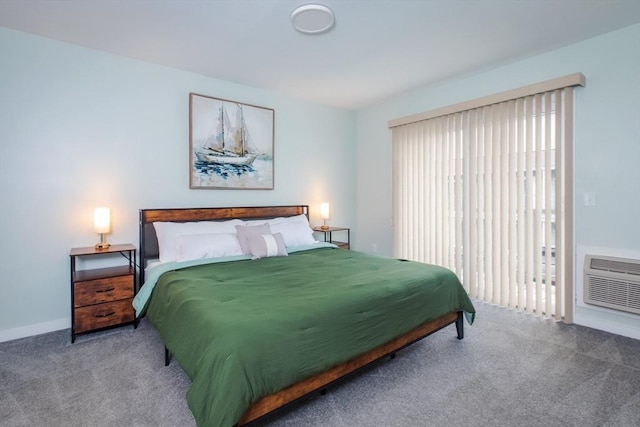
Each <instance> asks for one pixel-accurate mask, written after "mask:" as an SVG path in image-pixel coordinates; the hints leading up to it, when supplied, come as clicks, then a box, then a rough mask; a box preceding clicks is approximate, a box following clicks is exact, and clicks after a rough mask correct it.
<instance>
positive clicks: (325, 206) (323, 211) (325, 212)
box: [320, 202, 329, 230]
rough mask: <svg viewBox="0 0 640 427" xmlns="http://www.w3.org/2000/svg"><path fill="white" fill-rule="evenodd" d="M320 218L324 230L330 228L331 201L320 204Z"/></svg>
mask: <svg viewBox="0 0 640 427" xmlns="http://www.w3.org/2000/svg"><path fill="white" fill-rule="evenodd" d="M320 218H322V226H321V227H320V228H321V229H322V230H328V229H329V226H328V225H327V220H328V219H329V203H327V202H324V203H321V204H320Z"/></svg>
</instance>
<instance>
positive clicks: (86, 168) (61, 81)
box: [0, 28, 356, 341]
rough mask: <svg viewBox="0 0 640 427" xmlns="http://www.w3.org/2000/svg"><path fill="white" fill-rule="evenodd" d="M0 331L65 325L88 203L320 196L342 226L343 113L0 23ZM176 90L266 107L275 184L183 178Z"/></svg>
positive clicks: (148, 204) (345, 211)
mask: <svg viewBox="0 0 640 427" xmlns="http://www.w3.org/2000/svg"><path fill="white" fill-rule="evenodd" d="M0 58H1V59H0V341H4V340H8V339H13V338H17V337H21V336H27V335H33V334H37V333H41V332H47V331H50V330H55V329H62V328H68V327H70V285H69V250H70V249H71V248H72V247H78V246H91V245H93V244H95V243H96V242H97V241H98V240H99V237H98V236H97V235H96V234H95V233H94V232H93V229H92V212H93V208H94V207H96V206H99V205H105V206H109V207H111V209H112V217H113V232H112V234H111V235H109V236H108V240H109V241H110V242H113V243H124V242H131V243H134V244H135V245H136V246H137V244H138V224H137V221H138V209H140V208H156V207H193V206H256V205H275V204H309V205H310V209H311V221H312V223H313V224H315V223H320V220H319V213H318V209H319V206H318V205H319V204H320V202H322V201H325V200H326V201H329V202H331V205H332V206H331V207H332V219H331V223H333V224H336V225H337V224H339V225H344V226H354V225H355V211H356V205H355V149H356V148H355V141H356V133H355V131H356V128H355V123H356V116H355V113H354V112H350V111H346V110H339V109H335V108H328V107H324V106H320V105H316V104H311V103H306V102H301V101H299V100H295V99H291V98H287V97H283V96H279V95H277V94H274V93H270V92H266V91H263V90H259V89H255V88H251V87H247V86H241V85H237V84H233V83H230V82H225V81H220V80H215V79H211V78H206V77H203V76H201V75H197V74H193V73H188V72H184V71H179V70H175V69H171V68H167V67H161V66H157V65H153V64H149V63H144V62H140V61H135V60H131V59H127V58H123V57H119V56H115V55H110V54H106V53H101V52H97V51H93V50H89V49H84V48H81V47H77V46H73V45H69V44H65V43H60V42H57V41H53V40H50V39H45V38H40V37H36V36H32V35H28V34H25V33H20V32H16V31H13V30H8V29H4V28H0ZM189 92H195V93H200V94H205V95H210V96H215V97H220V98H226V99H231V100H236V101H240V102H244V103H249V104H254V105H260V106H264V107H269V108H273V109H275V189H274V190H272V191H270V190H236V191H234V190H190V189H189V181H188V144H189V140H188V137H189V134H188V120H189V101H188V99H189V96H188V94H189Z"/></svg>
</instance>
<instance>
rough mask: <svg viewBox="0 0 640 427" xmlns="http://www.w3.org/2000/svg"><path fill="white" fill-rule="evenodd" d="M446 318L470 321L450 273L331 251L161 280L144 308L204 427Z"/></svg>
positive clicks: (230, 419) (468, 306)
mask: <svg viewBox="0 0 640 427" xmlns="http://www.w3.org/2000/svg"><path fill="white" fill-rule="evenodd" d="M452 311H464V312H466V313H467V315H468V316H467V319H468V320H469V322H472V321H473V315H474V313H475V309H474V307H473V305H472V303H471V301H470V300H469V298H468V296H467V294H466V292H465V290H464V289H463V287H462V285H461V284H460V282H459V281H458V279H457V277H456V276H455V275H454V274H453V273H452V272H451V271H449V270H447V269H445V268H442V267H437V266H433V265H426V264H421V263H415V262H407V261H400V260H396V259H390V258H383V257H378V256H371V255H367V254H363V253H359V252H354V251H346V250H340V249H331V248H323V249H315V250H309V251H302V252H296V253H292V254H290V255H289V256H288V257H279V258H267V259H261V260H240V261H233V262H225V263H217V264H206V265H199V266H194V267H189V268H185V269H181V270H177V271H171V272H167V273H164V274H163V275H162V276H161V277H160V279H159V281H158V282H157V284H156V286H155V289H154V291H153V294H152V295H151V299H150V301H149V304H148V308H147V314H148V317H149V319H150V321H151V322H152V323H153V324H154V325H155V326H156V328H157V329H158V331H159V332H160V334H161V335H162V338H163V340H164V342H165V344H166V346H167V348H168V349H169V350H170V351H171V353H172V354H173V355H174V357H175V358H176V360H177V361H178V362H179V363H180V365H181V366H182V368H183V369H184V370H185V372H186V373H187V375H188V376H189V377H190V378H191V380H192V385H191V388H190V389H189V391H188V393H187V402H188V404H189V407H190V408H191V410H192V411H193V414H194V416H195V419H196V422H197V423H198V425H199V426H211V427H215V426H232V425H234V424H235V423H236V422H237V421H238V420H239V419H240V417H241V416H242V414H243V413H244V412H245V410H246V409H247V407H248V406H249V405H250V404H251V403H252V402H254V401H256V400H258V399H259V398H261V397H263V396H265V395H268V394H271V393H274V392H276V391H279V390H281V389H282V388H284V387H286V386H288V385H290V384H292V383H294V382H296V381H299V380H302V379H304V378H306V377H308V376H310V375H313V374H316V373H318V372H321V371H324V370H326V369H329V368H331V367H333V366H335V365H337V364H339V363H341V362H344V361H346V360H349V359H351V358H354V357H356V356H358V355H359V354H362V353H364V352H366V351H367V350H370V349H372V348H374V347H376V346H378V345H381V344H383V343H385V342H387V341H389V340H390V339H392V338H394V337H396V336H398V335H400V334H402V333H405V332H407V331H409V330H411V329H412V328H414V327H416V326H418V325H419V324H422V323H424V322H426V321H429V320H433V319H435V318H437V317H440V316H442V315H444V314H446V313H449V312H452Z"/></svg>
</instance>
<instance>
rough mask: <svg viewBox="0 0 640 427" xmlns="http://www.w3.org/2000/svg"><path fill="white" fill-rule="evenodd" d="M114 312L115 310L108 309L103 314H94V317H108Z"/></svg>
mask: <svg viewBox="0 0 640 427" xmlns="http://www.w3.org/2000/svg"><path fill="white" fill-rule="evenodd" d="M114 314H116V312H115V311H110V312H109V313H105V314H96V317H109V316H113V315H114Z"/></svg>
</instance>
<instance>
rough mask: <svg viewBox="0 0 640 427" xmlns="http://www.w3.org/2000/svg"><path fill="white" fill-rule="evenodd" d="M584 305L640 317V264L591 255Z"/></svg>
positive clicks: (638, 262)
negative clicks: (592, 305) (634, 314)
mask: <svg viewBox="0 0 640 427" xmlns="http://www.w3.org/2000/svg"><path fill="white" fill-rule="evenodd" d="M584 265H585V269H584V302H586V303H588V304H594V305H599V306H601V307H607V308H611V309H614V310H620V311H626V312H629V313H636V314H640V260H635V259H624V258H613V257H603V256H595V255H587V256H586V259H585V263H584Z"/></svg>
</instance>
